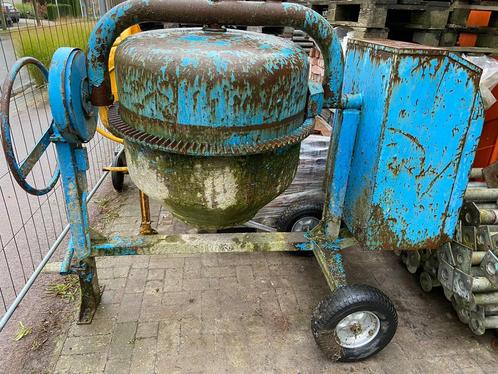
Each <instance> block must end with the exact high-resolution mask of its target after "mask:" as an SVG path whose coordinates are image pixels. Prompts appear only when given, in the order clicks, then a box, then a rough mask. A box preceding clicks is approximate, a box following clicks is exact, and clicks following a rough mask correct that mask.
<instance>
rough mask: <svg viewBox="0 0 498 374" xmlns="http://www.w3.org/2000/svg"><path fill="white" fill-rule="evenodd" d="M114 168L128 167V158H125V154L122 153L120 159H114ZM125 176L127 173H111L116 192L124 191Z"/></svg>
mask: <svg viewBox="0 0 498 374" xmlns="http://www.w3.org/2000/svg"><path fill="white" fill-rule="evenodd" d="M112 166H113V167H123V166H126V156H125V154H124V152H121V154H120V155H119V156H118V157H115V158H114V160H113V161H112ZM124 176H125V173H123V172H120V171H112V172H111V181H112V186H113V187H114V189H115V190H116V192H122V191H123V186H124Z"/></svg>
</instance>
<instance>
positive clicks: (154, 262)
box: [149, 255, 185, 271]
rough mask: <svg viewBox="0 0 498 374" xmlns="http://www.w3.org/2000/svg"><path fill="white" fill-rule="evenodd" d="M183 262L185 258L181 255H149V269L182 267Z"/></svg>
mask: <svg viewBox="0 0 498 374" xmlns="http://www.w3.org/2000/svg"><path fill="white" fill-rule="evenodd" d="M184 263H185V259H184V258H183V257H174V256H159V255H158V256H151V257H150V262H149V269H175V268H176V269H183V264H184ZM182 271H183V270H182Z"/></svg>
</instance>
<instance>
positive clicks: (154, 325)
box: [136, 321, 159, 339]
mask: <svg viewBox="0 0 498 374" xmlns="http://www.w3.org/2000/svg"><path fill="white" fill-rule="evenodd" d="M158 331H159V322H157V321H153V322H140V323H139V324H138V329H137V334H136V338H137V339H142V338H153V337H157V334H158Z"/></svg>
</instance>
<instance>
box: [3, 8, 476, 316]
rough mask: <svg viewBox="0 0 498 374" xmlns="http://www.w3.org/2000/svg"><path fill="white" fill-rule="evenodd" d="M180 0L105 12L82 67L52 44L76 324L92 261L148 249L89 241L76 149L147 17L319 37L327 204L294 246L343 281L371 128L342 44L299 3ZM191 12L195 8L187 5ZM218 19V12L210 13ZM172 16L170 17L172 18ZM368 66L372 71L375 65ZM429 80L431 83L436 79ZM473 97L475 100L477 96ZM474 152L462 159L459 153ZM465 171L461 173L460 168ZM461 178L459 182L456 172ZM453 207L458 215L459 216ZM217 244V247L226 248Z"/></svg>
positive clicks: (91, 296) (95, 293) (95, 294)
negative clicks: (363, 139) (117, 48)
mask: <svg viewBox="0 0 498 374" xmlns="http://www.w3.org/2000/svg"><path fill="white" fill-rule="evenodd" d="M186 3H187V2H184V1H177V0H157V1H154V2H150V3H149V2H148V1H147V0H132V1H129V2H126V3H123V4H120V5H118V6H117V7H115V8H113V9H112V10H111V11H110V12H108V13H107V14H106V15H105V16H104V17H103V18H102V19H101V20H100V21H99V23H98V24H97V26H96V27H95V29H94V32H93V33H92V35H91V37H90V41H89V46H90V49H89V53H88V56H87V59H86V61H87V64H86V66H85V62H84V60H85V59H84V58H82V56H83V53H82V52H81V51H79V50H77V49H71V48H63V49H60V50H58V51H57V52H56V54H55V55H54V59H53V61H52V65H51V69H50V73H49V94H50V104H51V108H52V112H53V115H54V123H53V125H52V126H51V128H50V130H49V131H48V133H49V134H51V135H50V140H51V141H52V142H54V143H55V145H56V150H57V155H58V160H59V165H60V173H61V176H62V185H63V189H64V195H65V200H66V210H67V216H68V220H69V222H70V225H71V229H70V230H71V241H70V245H69V247H68V250H67V253H66V256H65V259H64V261H63V263H62V266H61V269H60V272H61V273H62V274H68V273H77V274H78V275H79V278H80V285H81V290H82V305H81V310H80V323H89V322H91V320H92V318H93V313H94V312H95V308H96V306H97V305H98V303H99V300H100V292H101V290H100V288H99V286H98V278H97V272H96V267H95V259H94V257H95V256H97V255H101V254H106V255H129V254H137V253H146V252H145V251H141V250H139V248H140V246H145V245H149V244H150V241H151V239H150V237H148V238H146V237H140V236H139V237H135V238H123V237H116V238H112V240H107V241H104V242H101V241H100V242H98V241H97V240H96V239H98V238H95V237H92V233H91V229H90V226H89V218H88V212H87V207H86V196H87V180H86V171H87V169H88V160H87V155H86V150H85V148H84V147H83V143H84V142H87V141H88V140H90V139H91V138H92V136H93V134H94V131H95V123H96V116H95V113H96V111H95V110H94V107H92V105H91V104H90V101H91V103H92V104H93V105H94V106H97V105H108V104H111V102H110V101H111V100H112V95H111V94H110V85H109V84H108V76H107V58H108V55H109V50H110V48H111V45H112V42H113V41H114V39H115V38H116V37H117V36H118V35H119V33H120V32H121V31H122V30H124V29H125V28H126V27H128V26H130V25H132V24H135V23H137V22H140V21H145V20H148V21H153V20H162V21H168V20H175V21H182V20H187V19H188V21H189V22H197V23H210V22H212V23H218V22H221V23H226V24H244V23H247V22H244V21H247V17H246V15H247V14H249V13H251V12H252V13H251V14H254V15H255V17H253V18H251V21H250V22H252V24H254V23H258V24H263V25H264V24H272V25H291V26H294V27H296V28H299V29H301V30H304V31H306V32H308V33H309V34H310V35H311V36H312V37H313V38H314V39H315V40H316V41H317V43H318V44H319V46H320V47H321V49H322V52H323V54H324V56H325V79H324V84H323V86H320V85H317V84H314V83H311V84H310V85H309V92H308V95H309V102H308V112H307V116H306V117H307V118H306V121H310V120H311V119H312V118H313V117H314V116H315V115H317V114H318V113H320V111H321V109H322V106H324V107H327V108H331V109H332V110H333V112H334V126H333V131H332V134H331V143H330V150H329V154H328V160H327V172H326V204H325V206H324V215H323V216H324V219H323V220H322V224H321V225H319V227H318V229H317V230H316V231H315V232H313V233H311V235H308V237H307V239H308V244H304V243H305V242H306V241H305V240H301V241H299V240H298V241H295V242H294V243H293V245H294V244H295V247H296V248H295V249H298V250H299V249H304V248H308V249H313V250H314V251H315V254H316V256H317V259H318V260H319V262H320V264H321V266H322V270H323V272H324V274H325V276H326V277H327V280H328V282H329V285H330V286H331V288H334V287H338V286H341V285H343V284H344V283H345V281H346V280H345V273H344V268H343V266H342V257H341V249H344V247H345V244H344V241H343V240H342V239H339V234H340V233H339V229H340V224H341V219H342V217H343V209H344V204H345V200H347V193H348V188H349V187H350V185H351V182H350V181H348V179H349V178H350V177H351V175H353V177H354V180H353V182H354V184H355V185H358V184H359V185H360V186H361V184H362V182H361V181H362V179H361V178H362V176H361V175H359V176H358V175H355V174H354V173H352V172H351V171H352V170H351V165H352V160H353V159H354V157H353V156H354V152H355V150H357V144H358V139H356V137H357V133H358V132H359V130H360V128H359V126H360V125H361V124H362V123H363V125H364V126H365V123H367V124H369V120H370V118H369V117H365V116H363V115H364V106H365V105H366V103H364V102H363V97H362V95H363V86H362V85H360V84H359V83H358V84H356V85H355V86H354V87H352V88H350V90H349V91H348V94H344V93H343V92H342V83H343V82H342V81H343V74H344V62H343V57H342V52H341V47H340V43H339V41H338V39H337V37H336V35H335V32H334V30H333V29H332V27H331V26H330V25H329V24H328V23H327V21H326V20H325V19H323V17H321V16H319V15H318V14H317V13H315V12H313V11H312V10H310V9H309V8H306V7H302V6H299V5H296V4H286V3H285V4H281V3H275V2H268V3H266V2H265V3H262V2H233V1H227V2H219V3H218V2H213V1H208V0H194V1H192V2H188V3H189V5H188V6H187V5H185V4H186ZM194 8H195V9H196V10H197V11H192V9H194ZM168 12H171V13H168ZM272 12H273V13H272ZM145 15H148V17H146V16H145ZM193 15H194V16H193ZM217 15H221V16H220V17H217ZM192 16H193V17H194V19H192ZM142 17H146V18H142ZM175 17H176V18H177V19H173V18H175ZM239 21H240V22H239ZM358 61H359V62H358V65H357V66H358V67H359V68H361V67H362V66H363V65H362V64H363V62H364V61H363V60H361V59H359V60H358ZM87 71H88V80H87V76H86V75H87ZM369 72H370V74H372V73H373V70H370V71H369ZM442 79H443V78H442ZM351 80H352V78H351ZM398 80H399V77H398ZM442 81H444V79H443V80H442ZM408 83H409V82H408ZM436 83H437V82H433V84H434V85H435V84H436ZM425 89H427V88H425ZM358 91H360V92H362V95H360V94H358V93H357V92H358ZM474 94H475V95H476V97H477V99H476V100H477V102H478V104H479V100H480V98H479V96H478V93H474ZM369 100H370V99H369ZM396 104H397V108H398V109H399V108H401V109H402V107H403V106H402V105H400V104H401V103H399V102H398V103H396ZM384 110H385V111H384V116H386V111H389V108H387V109H385V108H384ZM476 113H477V114H476ZM476 113H473V115H474V116H475V117H476V118H473V125H472V126H473V131H474V132H476V129H477V130H478V127H479V120H482V112H479V111H476ZM6 118H7V119H6ZM481 122H482V121H481ZM2 123H3V127H4V130H7V132H8V130H9V128H8V111H7V112H5V110H3V111H2ZM5 124H7V125H5ZM376 124H378V121H377V122H375V123H373V125H376ZM468 126H471V125H468ZM4 133H5V131H4ZM476 140H477V137H472V139H471V141H470V143H469V144H468V145H466V149H467V148H469V147H470V148H471V146H472V142H475V141H476ZM5 141H6V142H7V143H8V144H10V142H11V139H10V138H9V137H5V136H4V142H5ZM45 143H46V137H45V136H44V137H43V138H42V140H41V143H40V145H37V147H35V149H42V150H44V147H45ZM7 148H8V147H7ZM45 148H46V147H45ZM38 153H39V152H37V153H36V155H34V156H33V157H31V156H30V159H29V162H30V163H34V162H36V160H37V159H38V158H39V156H37V155H38ZM41 153H43V152H41ZM41 153H39V155H41ZM6 156H7V158H8V159H9V160H11V161H12V162H11V163H13V164H14V165H15V166H16V165H17V163H16V162H14V161H15V160H14V159H13V154H10V153H9V152H7V151H6ZM471 156H472V155H469V154H466V155H465V157H471ZM360 161H361V159H360ZM11 163H9V165H10V164H11ZM11 168H12V167H11ZM18 169H19V168H17V169H15V170H18ZM21 169H22V167H21ZM26 170H27V168H26ZM13 171H14V170H13ZM469 171H470V167H469ZM464 172H465V170H463V171H462V174H464ZM23 176H24V174H20V179H21V181H22V180H24V179H25V178H23ZM459 183H460V184H461V183H462V180H461V178H460V179H459ZM21 186H23V185H22V184H21ZM25 187H26V186H23V188H25ZM42 192H45V191H44V190H43V191H42ZM47 192H48V191H47ZM38 193H40V191H38ZM45 193H46V192H45ZM453 213H454V214H457V212H453ZM353 218H354V217H353ZM261 235H262V234H261ZM282 235H288V236H283V237H284V238H287V237H288V238H291V237H292V236H291V235H290V234H282ZM401 236H402V235H401ZM281 238H282V236H281V237H280V239H281ZM99 240H100V239H99ZM289 240H290V239H289ZM97 242H98V245H97ZM147 243H148V244H147ZM268 244H271V243H268ZM407 249H409V248H407ZM220 250H221V251H223V249H220Z"/></svg>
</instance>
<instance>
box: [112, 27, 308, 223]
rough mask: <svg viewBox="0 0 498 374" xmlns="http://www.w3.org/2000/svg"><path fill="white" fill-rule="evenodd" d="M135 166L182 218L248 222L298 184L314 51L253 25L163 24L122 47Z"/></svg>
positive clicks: (123, 130)
mask: <svg viewBox="0 0 498 374" xmlns="http://www.w3.org/2000/svg"><path fill="white" fill-rule="evenodd" d="M115 61H116V78H117V86H118V94H119V100H120V101H119V117H120V121H118V122H119V123H118V124H117V125H115V128H114V129H113V130H114V131H115V132H117V133H118V134H119V135H121V136H122V137H123V138H124V139H125V151H126V154H127V161H128V168H129V174H130V177H131V178H132V180H133V181H134V183H135V184H136V185H137V186H138V188H140V189H141V190H142V191H144V192H145V193H146V194H147V195H149V196H151V197H152V198H155V199H159V200H161V201H163V202H164V204H165V205H166V206H167V207H168V208H169V210H170V211H171V212H172V213H173V214H174V215H175V216H177V217H179V218H180V219H182V220H183V221H185V222H187V223H190V224H194V225H196V226H198V227H202V228H221V227H226V226H230V225H235V224H239V223H243V222H246V221H247V220H249V219H251V218H252V217H253V216H254V215H255V214H256V212H257V211H258V210H259V209H261V208H262V207H263V206H264V205H266V204H267V203H268V202H270V201H271V200H272V199H274V198H275V197H276V196H278V195H279V194H280V193H282V192H283V191H284V190H285V189H286V188H287V187H288V186H289V184H290V183H291V182H292V179H293V177H294V175H295V172H296V168H297V165H298V162H299V148H300V142H301V140H302V139H304V138H305V137H306V136H308V135H309V134H310V133H311V131H312V121H309V120H307V121H305V108H306V101H307V94H308V89H307V88H308V70H309V66H308V58H307V55H306V53H305V52H304V51H303V50H302V49H301V48H300V47H299V46H297V45H294V44H293V43H292V42H290V41H288V40H285V39H281V38H277V37H274V36H269V35H264V34H257V33H251V32H245V31H236V30H229V31H222V30H221V29H220V30H218V31H204V30H201V29H169V30H156V31H149V32H144V33H140V34H136V35H133V36H131V37H129V38H127V39H126V40H125V41H124V42H123V43H121V44H120V45H119V47H118V49H117V51H116V57H115Z"/></svg>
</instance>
